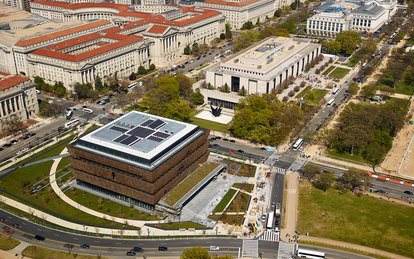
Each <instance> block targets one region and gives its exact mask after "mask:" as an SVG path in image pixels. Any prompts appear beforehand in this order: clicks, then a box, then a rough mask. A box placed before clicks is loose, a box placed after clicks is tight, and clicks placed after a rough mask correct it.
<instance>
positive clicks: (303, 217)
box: [297, 181, 414, 257]
mask: <svg viewBox="0 0 414 259" xmlns="http://www.w3.org/2000/svg"><path fill="white" fill-rule="evenodd" d="M413 215H414V208H413V207H409V206H404V205H399V204H394V203H392V202H389V201H387V200H380V199H377V198H374V197H370V196H367V195H361V196H358V195H356V194H352V193H350V192H346V193H344V194H340V193H339V192H338V191H337V190H335V189H328V191H327V192H326V193H325V192H323V191H322V190H319V189H316V188H314V187H312V186H311V185H310V184H309V183H308V182H305V181H302V182H301V183H300V187H299V216H298V226H297V229H298V231H299V232H300V233H302V234H303V233H306V232H309V235H311V236H315V237H322V238H328V239H333V240H340V241H344V242H349V243H354V244H359V245H363V246H367V247H372V248H376V249H380V250H384V251H388V252H391V253H396V254H400V255H404V256H408V257H411V256H412V255H413V254H414V217H413Z"/></svg>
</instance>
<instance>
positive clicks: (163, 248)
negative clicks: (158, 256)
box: [158, 246, 168, 251]
mask: <svg viewBox="0 0 414 259" xmlns="http://www.w3.org/2000/svg"><path fill="white" fill-rule="evenodd" d="M158 251H168V247H166V246H159V247H158Z"/></svg>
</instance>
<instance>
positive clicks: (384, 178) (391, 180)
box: [368, 174, 414, 187]
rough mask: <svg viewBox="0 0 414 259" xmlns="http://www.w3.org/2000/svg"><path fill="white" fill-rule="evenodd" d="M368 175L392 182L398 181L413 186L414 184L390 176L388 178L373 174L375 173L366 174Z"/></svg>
mask: <svg viewBox="0 0 414 259" xmlns="http://www.w3.org/2000/svg"><path fill="white" fill-rule="evenodd" d="M368 175H369V176H370V177H373V178H378V179H382V180H386V181H390V182H394V183H399V184H404V185H408V186H413V187H414V184H412V183H407V182H403V181H398V180H395V179H391V178H388V177H384V176H379V175H375V174H368Z"/></svg>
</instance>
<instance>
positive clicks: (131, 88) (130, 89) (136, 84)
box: [128, 83, 138, 93]
mask: <svg viewBox="0 0 414 259" xmlns="http://www.w3.org/2000/svg"><path fill="white" fill-rule="evenodd" d="M137 86H138V83H132V84H130V85H128V93H130V92H132V90H134V88H135V87H137Z"/></svg>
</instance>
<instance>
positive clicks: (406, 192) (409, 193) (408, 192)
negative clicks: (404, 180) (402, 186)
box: [404, 191, 413, 195]
mask: <svg viewBox="0 0 414 259" xmlns="http://www.w3.org/2000/svg"><path fill="white" fill-rule="evenodd" d="M404 193H405V194H408V195H413V192H412V191H405V192H404Z"/></svg>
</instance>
